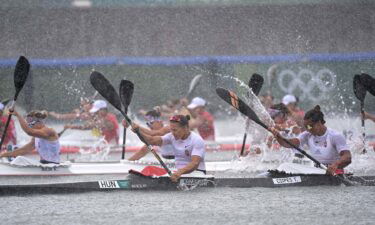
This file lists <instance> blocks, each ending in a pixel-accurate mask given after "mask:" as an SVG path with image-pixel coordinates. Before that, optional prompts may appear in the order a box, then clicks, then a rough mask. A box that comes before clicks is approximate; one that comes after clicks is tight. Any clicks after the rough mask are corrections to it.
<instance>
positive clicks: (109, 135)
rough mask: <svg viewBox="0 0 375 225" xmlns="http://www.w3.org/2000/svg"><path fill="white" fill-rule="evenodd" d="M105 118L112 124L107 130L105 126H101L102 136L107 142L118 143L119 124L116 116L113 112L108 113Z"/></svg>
mask: <svg viewBox="0 0 375 225" xmlns="http://www.w3.org/2000/svg"><path fill="white" fill-rule="evenodd" d="M105 120H107V121H110V122H111V123H112V124H113V128H112V129H111V130H108V129H106V128H101V129H100V132H101V134H102V135H103V136H104V139H105V140H106V141H107V142H108V143H109V144H118V143H119V139H120V138H119V126H118V122H117V118H116V116H115V115H114V114H112V113H108V114H107V115H106V117H105Z"/></svg>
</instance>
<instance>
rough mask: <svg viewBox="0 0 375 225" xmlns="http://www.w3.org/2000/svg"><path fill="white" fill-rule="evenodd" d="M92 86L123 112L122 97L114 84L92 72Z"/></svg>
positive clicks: (99, 74) (101, 75)
mask: <svg viewBox="0 0 375 225" xmlns="http://www.w3.org/2000/svg"><path fill="white" fill-rule="evenodd" d="M90 82H91V85H92V86H93V87H94V88H95V90H97V91H98V92H99V94H100V95H101V96H103V98H105V99H106V100H107V101H108V102H109V103H111V104H112V105H113V106H114V107H115V108H116V109H118V110H119V111H120V112H122V109H121V101H120V97H119V95H118V94H117V92H116V91H115V89H114V88H113V86H112V84H111V83H109V81H108V80H107V79H106V78H105V77H104V76H103V74H101V73H99V72H96V71H94V72H92V73H91V75H90Z"/></svg>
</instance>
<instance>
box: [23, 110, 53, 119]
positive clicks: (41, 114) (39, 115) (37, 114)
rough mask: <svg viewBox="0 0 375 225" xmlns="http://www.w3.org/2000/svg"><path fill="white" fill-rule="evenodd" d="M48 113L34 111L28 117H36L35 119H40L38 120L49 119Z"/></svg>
mask: <svg viewBox="0 0 375 225" xmlns="http://www.w3.org/2000/svg"><path fill="white" fill-rule="evenodd" d="M47 115H48V114H47V112H46V111H44V110H43V111H38V110H33V111H30V112H29V113H28V114H27V116H30V117H35V118H38V119H45V118H46V117H47Z"/></svg>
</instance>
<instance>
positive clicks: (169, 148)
mask: <svg viewBox="0 0 375 225" xmlns="http://www.w3.org/2000/svg"><path fill="white" fill-rule="evenodd" d="M155 147H157V148H158V151H159V152H160V154H161V155H162V156H174V148H173V145H171V144H169V145H163V146H155Z"/></svg>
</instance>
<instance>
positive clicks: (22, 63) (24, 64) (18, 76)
mask: <svg viewBox="0 0 375 225" xmlns="http://www.w3.org/2000/svg"><path fill="white" fill-rule="evenodd" d="M29 71H30V63H29V60H27V59H26V57H25V56H20V58H19V59H18V61H17V64H16V68H15V70H14V87H15V88H16V94H15V96H14V100H17V97H18V94H19V93H20V91H21V89H22V87H23V86H24V85H25V83H26V79H27V76H28V75H29Z"/></svg>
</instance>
